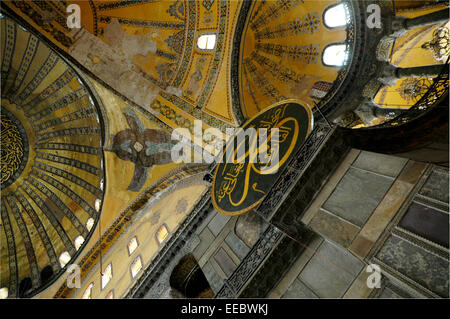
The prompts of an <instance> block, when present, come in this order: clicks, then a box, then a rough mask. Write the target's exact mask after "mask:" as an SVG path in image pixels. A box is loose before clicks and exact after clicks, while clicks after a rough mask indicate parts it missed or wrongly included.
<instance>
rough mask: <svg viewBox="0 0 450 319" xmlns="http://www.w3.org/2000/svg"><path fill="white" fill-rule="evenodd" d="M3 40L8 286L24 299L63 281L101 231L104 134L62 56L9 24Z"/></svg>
mask: <svg viewBox="0 0 450 319" xmlns="http://www.w3.org/2000/svg"><path fill="white" fill-rule="evenodd" d="M1 32H2V34H1V38H2V39H3V40H2V41H3V45H2V50H1V78H2V82H1V86H2V87H1V89H2V96H1V98H2V102H1V107H2V118H1V126H2V139H1V144H2V145H1V146H2V155H1V156H2V184H1V188H2V191H1V195H2V198H1V205H2V209H1V221H2V225H1V228H0V229H1V235H0V236H1V240H0V241H1V243H2V245H1V271H0V276H1V277H0V279H1V286H2V287H3V286H9V287H10V288H9V296H11V297H14V296H22V297H23V296H29V295H30V294H33V293H35V292H36V291H38V290H39V289H41V288H42V287H43V286H45V285H46V284H48V283H49V282H51V281H52V280H53V279H54V278H56V277H57V276H58V275H59V274H60V273H61V272H62V271H63V270H62V266H63V265H64V263H67V262H70V259H73V258H74V257H75V256H76V255H77V254H78V253H79V251H80V249H82V246H83V245H81V244H82V243H83V242H85V241H87V239H88V238H89V237H90V235H91V233H92V231H93V230H94V226H95V223H96V221H97V219H98V216H99V214H100V209H101V204H102V201H103V194H104V191H103V190H104V187H105V180H104V171H103V168H104V166H103V151H102V127H101V123H100V117H99V115H98V113H97V108H96V106H95V105H94V103H95V102H94V99H93V97H92V96H91V95H90V92H89V90H88V89H87V88H86V86H85V84H84V82H83V81H82V80H81V78H79V76H78V75H77V73H76V72H75V71H74V70H73V69H72V68H71V67H69V66H68V65H67V64H66V63H65V62H64V61H63V60H62V59H61V58H60V57H59V56H58V55H57V54H56V53H55V52H54V51H52V50H51V49H50V48H49V47H47V46H46V45H45V44H44V43H43V42H42V41H40V40H39V39H38V38H37V37H36V36H34V35H32V34H31V33H29V32H28V31H27V30H25V29H24V28H23V27H21V26H19V25H18V24H16V23H15V22H14V21H13V20H11V19H9V18H6V17H3V18H2V19H1ZM88 221H89V222H88ZM79 236H81V238H82V239H80V238H79ZM77 238H78V239H77ZM80 245H81V246H80ZM63 254H64V255H65V254H68V255H69V256H65V257H66V258H63V259H62V260H61V259H60V257H61V255H63ZM64 255H63V257H64ZM61 262H63V264H62V263H61ZM43 270H44V271H43Z"/></svg>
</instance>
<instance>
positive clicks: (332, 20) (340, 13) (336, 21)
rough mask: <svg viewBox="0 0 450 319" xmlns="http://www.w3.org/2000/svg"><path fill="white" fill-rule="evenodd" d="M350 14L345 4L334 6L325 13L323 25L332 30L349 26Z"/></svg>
mask: <svg viewBox="0 0 450 319" xmlns="http://www.w3.org/2000/svg"><path fill="white" fill-rule="evenodd" d="M348 19H349V12H348V8H347V6H346V5H345V4H344V3H339V4H335V5H332V6H330V7H328V8H327V9H325V11H324V12H323V24H324V25H325V26H326V27H327V28H330V29H333V28H340V27H343V26H346V25H347V24H348Z"/></svg>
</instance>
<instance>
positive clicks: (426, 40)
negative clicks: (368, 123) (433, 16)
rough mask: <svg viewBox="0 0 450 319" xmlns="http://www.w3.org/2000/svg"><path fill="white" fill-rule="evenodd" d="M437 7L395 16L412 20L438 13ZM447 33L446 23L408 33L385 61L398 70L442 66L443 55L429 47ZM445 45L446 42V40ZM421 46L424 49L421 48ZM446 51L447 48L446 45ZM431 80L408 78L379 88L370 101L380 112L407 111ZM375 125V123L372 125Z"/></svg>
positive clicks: (443, 61) (440, 7) (428, 78)
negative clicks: (383, 109) (378, 106)
mask: <svg viewBox="0 0 450 319" xmlns="http://www.w3.org/2000/svg"><path fill="white" fill-rule="evenodd" d="M442 8H444V4H442V5H441V6H433V7H430V8H426V7H425V8H423V9H420V10H417V9H416V10H408V9H403V10H402V9H399V14H401V15H402V16H405V17H409V18H413V17H417V16H420V15H423V14H428V13H431V12H434V11H438V10H442ZM449 30H450V24H449V23H448V22H446V23H442V24H438V25H430V26H424V27H419V28H415V29H412V30H410V31H408V32H407V33H406V34H405V35H404V36H402V37H400V38H398V39H397V40H396V41H395V44H394V46H393V47H392V49H391V52H390V54H391V55H390V59H389V61H390V62H391V63H393V64H395V65H398V66H399V67H414V66H420V65H433V64H444V63H446V60H447V58H448V55H449V52H447V55H445V54H439V53H436V52H435V51H433V46H432V45H431V46H428V47H427V44H432V43H434V42H435V41H436V39H437V38H438V37H439V36H440V35H441V34H445V33H446V34H447V39H448V32H449ZM447 43H448V40H447ZM424 46H425V47H424ZM447 50H448V45H447ZM434 78H435V77H434V76H430V77H416V78H413V77H410V78H405V79H401V80H399V81H397V83H396V84H395V85H392V86H389V87H384V88H382V89H381V90H380V91H379V92H378V93H377V95H376V97H375V99H374V101H375V102H376V103H377V104H378V105H380V106H381V107H384V108H399V109H409V108H410V107H411V106H413V105H414V104H415V103H416V102H417V101H419V99H420V98H421V97H422V96H423V95H424V94H425V93H426V92H427V90H428V89H429V87H430V86H431V85H432V83H433V80H434ZM374 124H376V123H374Z"/></svg>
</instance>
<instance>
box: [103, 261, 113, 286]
mask: <svg viewBox="0 0 450 319" xmlns="http://www.w3.org/2000/svg"><path fill="white" fill-rule="evenodd" d="M111 278H112V264H109V265H108V266H106V268H105V271H104V272H103V275H102V290H103V288H105V287H106V285H107V284H108V283H109V281H110V280H111Z"/></svg>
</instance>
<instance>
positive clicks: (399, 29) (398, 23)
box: [390, 8, 449, 38]
mask: <svg viewBox="0 0 450 319" xmlns="http://www.w3.org/2000/svg"><path fill="white" fill-rule="evenodd" d="M448 19H449V12H448V8H446V9H443V10H440V11H435V12H432V13H429V14H425V15H423V16H419V17H415V18H411V19H408V18H405V17H400V16H399V17H395V18H394V20H392V23H391V31H390V36H392V37H394V38H398V37H401V36H403V35H405V34H406V31H407V30H411V29H413V28H417V27H423V26H426V25H430V24H438V23H442V22H445V21H447V20H448Z"/></svg>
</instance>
